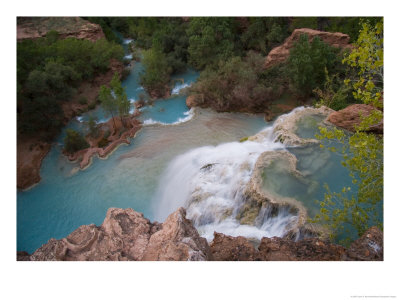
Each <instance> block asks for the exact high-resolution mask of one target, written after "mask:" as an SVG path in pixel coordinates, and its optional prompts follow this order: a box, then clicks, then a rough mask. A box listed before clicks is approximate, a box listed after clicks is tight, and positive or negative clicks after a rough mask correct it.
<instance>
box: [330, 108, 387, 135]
mask: <svg viewBox="0 0 400 300" xmlns="http://www.w3.org/2000/svg"><path fill="white" fill-rule="evenodd" d="M373 110H376V108H374V107H373V106H371V105H366V104H353V105H349V106H347V107H346V108H344V109H342V110H339V111H335V112H333V113H331V114H330V115H329V117H328V121H329V122H330V123H332V124H334V125H335V126H338V127H341V128H344V129H346V130H349V131H355V127H357V126H358V125H360V122H361V116H363V117H365V116H368V115H369V114H370V113H371V112H372V111H373ZM370 131H372V132H376V133H383V120H382V121H380V122H379V123H378V124H376V125H374V126H371V128H370Z"/></svg>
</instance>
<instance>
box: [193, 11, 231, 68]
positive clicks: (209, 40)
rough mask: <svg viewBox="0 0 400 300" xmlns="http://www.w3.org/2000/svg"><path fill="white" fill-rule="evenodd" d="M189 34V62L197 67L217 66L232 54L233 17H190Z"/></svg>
mask: <svg viewBox="0 0 400 300" xmlns="http://www.w3.org/2000/svg"><path fill="white" fill-rule="evenodd" d="M187 34H188V36H189V47H188V52H189V63H190V64H191V65H193V66H194V67H195V68H197V69H204V68H205V67H206V66H217V64H218V62H219V61H226V60H227V59H229V58H230V57H232V56H234V54H235V53H234V50H235V49H234V48H235V44H234V42H235V41H234V39H235V34H234V22H233V18H213V17H207V18H191V20H190V24H189V28H188V30H187Z"/></svg>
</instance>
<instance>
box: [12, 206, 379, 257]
mask: <svg viewBox="0 0 400 300" xmlns="http://www.w3.org/2000/svg"><path fill="white" fill-rule="evenodd" d="M257 244H258V248H257V247H256V246H257ZM17 260H20V261H48V260H50V261H56V260H57V261H58V260H64V261H65V260H74V261H76V260H78V261H88V260H96V261H100V260H101V261H103V260H117V261H128V260H136V261H137V260H145V261H154V260H173V261H181V260H186V261H188V260H189V261H199V260H200V261H204V260H217V261H221V260H223V261H238V260H240V261H245V260H247V261H254V260H285V261H287V260H292V261H293V260H314V261H316V260H317V261H319V260H383V234H382V232H381V231H380V230H379V229H378V228H376V227H372V228H370V229H369V230H368V231H367V232H365V234H364V235H363V236H362V237H361V238H360V239H358V240H356V241H355V242H354V243H353V244H352V245H351V246H350V247H349V248H348V249H346V248H344V247H342V246H339V245H334V244H331V243H329V242H327V241H325V240H321V239H318V238H308V239H304V240H301V241H298V242H294V241H292V240H290V239H287V238H277V237H273V238H266V237H264V238H263V239H262V240H261V243H260V241H250V240H248V239H246V238H244V237H240V236H239V237H231V236H227V235H224V234H222V233H217V232H215V233H214V240H213V241H212V242H211V243H210V245H208V243H207V241H206V239H204V238H202V237H200V236H199V233H198V232H197V230H196V229H195V228H194V226H193V225H192V222H191V221H190V220H188V219H186V211H185V209H183V208H179V209H178V210H177V211H175V212H174V213H172V214H171V215H170V216H169V217H168V218H167V219H166V220H165V222H164V223H163V224H159V223H157V222H154V223H151V222H150V221H149V220H148V219H146V218H144V217H143V214H141V213H138V212H135V211H134V210H133V209H130V208H128V209H120V208H110V209H109V210H108V212H107V215H106V218H105V219H104V222H103V224H102V225H101V226H96V225H94V224H91V225H83V226H80V227H79V228H78V229H76V230H75V231H74V232H72V233H71V234H70V235H68V236H67V237H66V238H63V239H61V240H55V239H50V240H49V241H48V242H47V244H44V245H43V246H42V247H40V248H39V249H37V250H36V251H35V252H34V253H33V254H32V255H29V254H28V253H26V252H18V253H17Z"/></svg>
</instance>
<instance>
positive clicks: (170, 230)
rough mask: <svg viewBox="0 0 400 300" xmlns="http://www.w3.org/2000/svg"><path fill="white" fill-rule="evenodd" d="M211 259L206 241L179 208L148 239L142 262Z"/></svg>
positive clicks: (183, 210)
mask: <svg viewBox="0 0 400 300" xmlns="http://www.w3.org/2000/svg"><path fill="white" fill-rule="evenodd" d="M211 257H212V256H211V251H210V248H209V246H208V243H207V240H206V239H205V238H202V237H200V236H199V233H198V232H197V230H196V229H195V228H194V226H193V225H192V222H191V221H190V220H188V219H186V211H185V209H183V208H182V207H181V208H179V209H178V210H177V211H176V212H174V213H173V214H171V215H169V216H168V218H167V220H166V221H165V222H164V223H163V225H162V229H161V230H159V231H157V232H156V233H154V234H153V235H152V236H151V237H150V240H149V244H148V246H147V248H146V251H145V253H144V255H143V258H142V260H211Z"/></svg>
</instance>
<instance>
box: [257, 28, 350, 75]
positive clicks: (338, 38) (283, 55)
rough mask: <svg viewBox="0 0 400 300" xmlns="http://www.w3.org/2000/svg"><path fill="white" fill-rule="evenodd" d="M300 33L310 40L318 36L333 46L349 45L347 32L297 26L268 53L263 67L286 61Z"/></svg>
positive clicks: (346, 46) (343, 46)
mask: <svg viewBox="0 0 400 300" xmlns="http://www.w3.org/2000/svg"><path fill="white" fill-rule="evenodd" d="M302 34H307V35H308V37H309V40H310V41H311V40H313V39H314V37H316V36H318V37H320V38H321V40H323V41H324V42H325V43H327V44H329V45H331V46H333V47H340V48H349V47H350V45H349V41H350V37H349V36H348V35H347V34H344V33H340V32H335V33H332V32H325V31H319V30H314V29H309V28H299V29H295V30H294V31H293V33H292V34H291V36H289V37H288V38H287V39H286V40H285V42H284V43H283V44H282V45H280V46H278V47H275V48H274V49H272V50H271V51H270V52H269V53H268V56H267V58H266V60H265V65H264V67H265V68H270V67H272V66H274V65H277V64H279V63H282V62H284V61H286V59H287V58H288V57H289V54H290V49H291V48H292V47H293V45H294V44H295V43H296V42H297V41H298V40H299V39H300V36H301V35H302Z"/></svg>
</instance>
